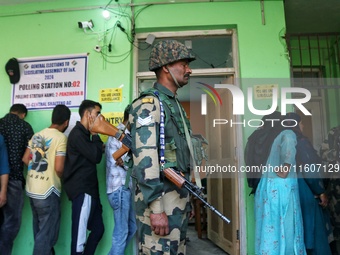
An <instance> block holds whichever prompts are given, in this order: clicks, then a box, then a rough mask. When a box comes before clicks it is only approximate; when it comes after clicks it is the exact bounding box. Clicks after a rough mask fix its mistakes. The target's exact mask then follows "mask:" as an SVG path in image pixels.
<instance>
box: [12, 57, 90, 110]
mask: <svg viewBox="0 0 340 255" xmlns="http://www.w3.org/2000/svg"><path fill="white" fill-rule="evenodd" d="M87 60H88V56H87V54H81V55H67V56H51V57H37V58H25V59H18V62H19V68H20V81H19V82H18V83H17V84H15V85H13V90H12V104H17V103H20V104H24V105H25V106H26V107H27V109H30V110H35V109H51V108H54V107H55V106H56V105H57V104H64V105H67V106H68V107H70V108H72V107H79V105H80V104H81V102H82V101H83V100H84V99H85V97H86V78H87Z"/></svg>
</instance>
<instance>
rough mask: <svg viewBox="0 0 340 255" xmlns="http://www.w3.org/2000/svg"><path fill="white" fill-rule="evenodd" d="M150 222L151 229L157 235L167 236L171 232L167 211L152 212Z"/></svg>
mask: <svg viewBox="0 0 340 255" xmlns="http://www.w3.org/2000/svg"><path fill="white" fill-rule="evenodd" d="M150 224H151V230H152V231H154V232H155V234H156V235H160V236H165V235H167V234H169V223H168V216H167V215H166V214H165V212H162V213H151V214H150Z"/></svg>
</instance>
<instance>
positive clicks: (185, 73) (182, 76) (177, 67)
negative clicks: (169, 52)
mask: <svg viewBox="0 0 340 255" xmlns="http://www.w3.org/2000/svg"><path fill="white" fill-rule="evenodd" d="M169 68H170V70H171V72H172V73H173V75H174V76H175V78H176V79H177V82H178V84H179V85H181V86H184V85H186V84H187V83H188V82H189V78H190V74H191V73H192V71H191V69H190V67H189V61H187V60H180V61H177V62H175V63H172V64H170V65H169Z"/></svg>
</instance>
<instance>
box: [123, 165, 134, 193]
mask: <svg viewBox="0 0 340 255" xmlns="http://www.w3.org/2000/svg"><path fill="white" fill-rule="evenodd" d="M131 172H132V167H129V168H128V170H127V171H126V176H125V184H124V186H125V188H127V189H128V188H129V184H130V177H131Z"/></svg>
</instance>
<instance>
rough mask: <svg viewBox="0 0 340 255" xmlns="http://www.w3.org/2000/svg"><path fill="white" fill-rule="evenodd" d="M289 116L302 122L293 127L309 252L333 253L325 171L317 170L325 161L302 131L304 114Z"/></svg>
mask: <svg viewBox="0 0 340 255" xmlns="http://www.w3.org/2000/svg"><path fill="white" fill-rule="evenodd" d="M285 119H290V120H294V121H295V122H296V123H298V124H299V125H298V126H296V127H293V128H292V130H293V132H294V133H295V135H296V138H297V145H296V157H295V158H296V165H297V174H298V185H299V195H300V204H301V211H302V218H303V228H304V241H305V247H306V251H307V254H308V255H331V254H332V252H331V249H330V246H329V243H328V235H329V234H330V233H331V226H330V225H331V224H330V218H329V217H330V216H329V212H328V210H327V208H326V206H327V204H328V199H327V196H326V194H325V188H324V184H323V180H322V179H321V176H320V172H321V170H320V169H319V171H318V170H317V169H318V164H319V165H321V163H322V160H321V158H320V157H319V156H318V154H317V152H316V151H315V149H314V148H313V146H312V144H311V143H310V141H309V139H308V138H307V137H306V136H304V135H303V134H302V132H303V123H302V120H301V117H300V116H299V115H298V114H296V113H294V112H291V113H287V115H286V116H285ZM291 122H293V121H291ZM287 125H289V126H292V125H290V124H289V122H287Z"/></svg>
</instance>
